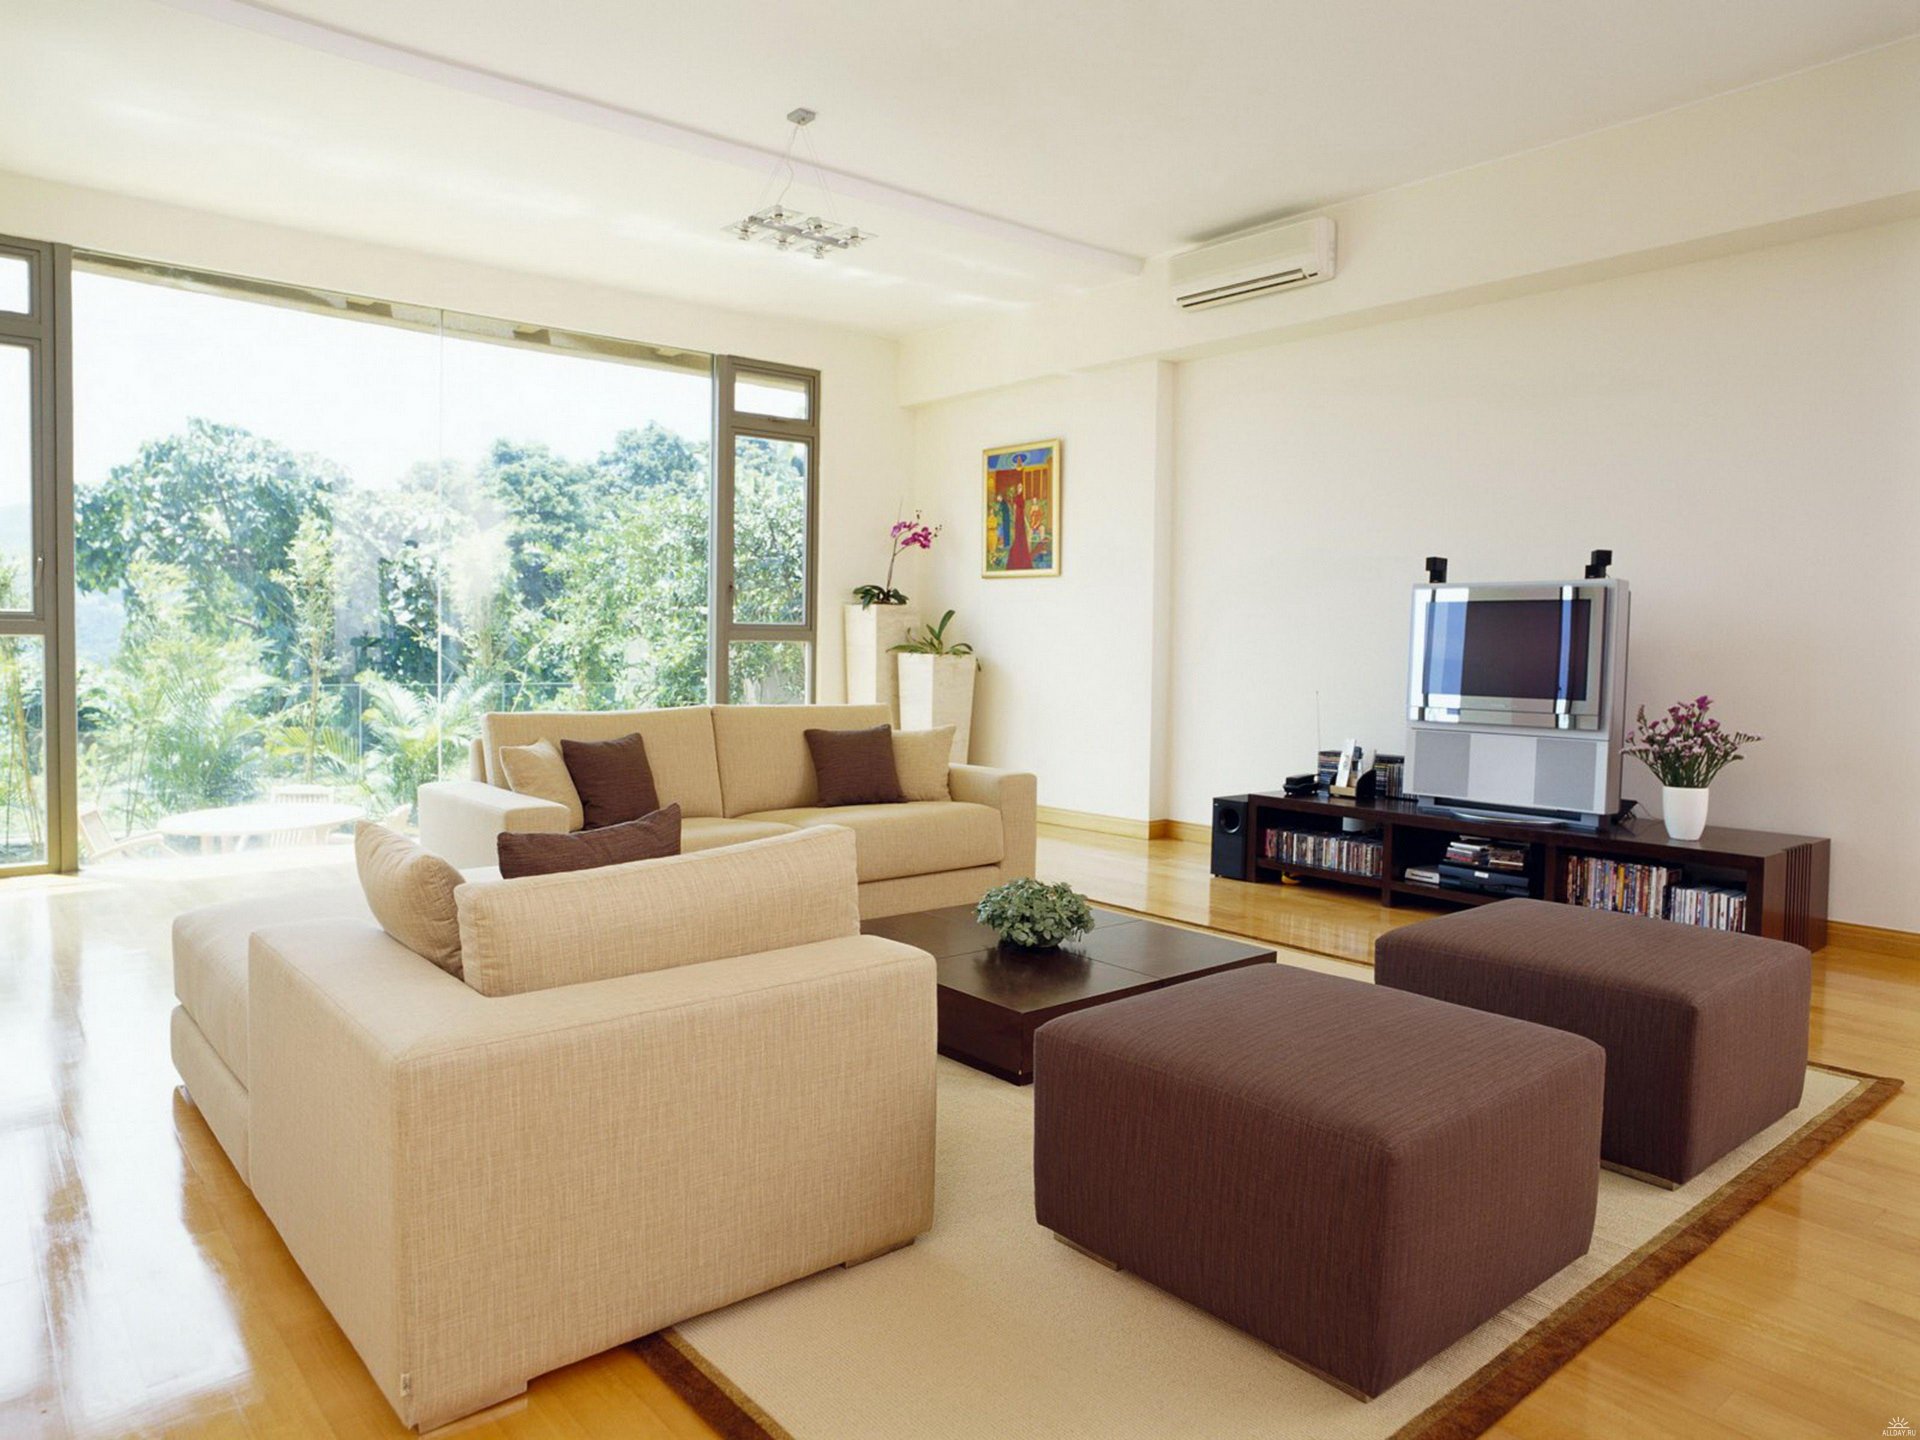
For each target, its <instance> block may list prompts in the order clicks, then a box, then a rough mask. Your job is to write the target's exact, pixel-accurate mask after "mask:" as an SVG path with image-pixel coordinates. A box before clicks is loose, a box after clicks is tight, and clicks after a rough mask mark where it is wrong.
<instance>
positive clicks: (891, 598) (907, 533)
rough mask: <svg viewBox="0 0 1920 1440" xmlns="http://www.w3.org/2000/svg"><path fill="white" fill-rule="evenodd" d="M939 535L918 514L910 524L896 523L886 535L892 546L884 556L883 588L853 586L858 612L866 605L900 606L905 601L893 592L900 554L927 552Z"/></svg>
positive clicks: (915, 512)
mask: <svg viewBox="0 0 1920 1440" xmlns="http://www.w3.org/2000/svg"><path fill="white" fill-rule="evenodd" d="M939 533H940V527H939V526H938V525H929V524H927V523H926V522H925V521H924V520H922V519H921V518H920V512H919V511H918V510H916V511H914V512H913V518H912V519H910V520H896V521H895V522H894V525H893V529H891V530H890V531H888V532H887V536H888V538H889V539H890V540H891V541H892V542H893V548H892V549H891V550H890V551H889V552H888V553H887V580H886V583H885V584H884V585H856V586H855V587H854V591H853V598H854V599H856V600H858V601H859V602H860V608H861V609H862V610H864V609H866V608H867V607H868V606H869V605H904V604H906V603H907V597H906V596H905V595H903V594H901V593H900V592H899V591H898V590H896V589H894V588H893V567H894V566H895V565H896V564H897V563H899V560H900V556H901V553H902V552H903V551H907V550H931V549H932V548H933V542H934V538H935V537H936V536H938V535H939Z"/></svg>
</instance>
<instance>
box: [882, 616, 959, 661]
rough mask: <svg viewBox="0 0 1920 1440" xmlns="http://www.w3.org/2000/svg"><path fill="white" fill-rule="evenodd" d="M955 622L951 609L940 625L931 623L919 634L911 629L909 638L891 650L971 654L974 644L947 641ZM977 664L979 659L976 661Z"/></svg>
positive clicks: (918, 653) (913, 652)
mask: <svg viewBox="0 0 1920 1440" xmlns="http://www.w3.org/2000/svg"><path fill="white" fill-rule="evenodd" d="M952 622H953V611H951V610H949V611H947V613H946V614H944V615H942V616H941V617H940V623H939V624H938V625H929V626H927V627H926V628H925V629H923V630H921V631H920V632H919V633H918V634H915V633H914V632H913V631H911V630H909V631H908V632H907V638H906V639H904V640H902V641H901V642H900V643H899V644H898V645H889V646H888V647H887V648H888V649H889V650H898V651H901V652H903V653H904V654H908V655H971V654H973V646H971V645H969V644H967V643H966V642H965V641H962V642H961V643H960V644H958V645H949V644H948V643H947V626H948V625H949V624H951V623H952ZM974 663H975V664H976V665H977V664H979V663H980V662H979V661H977V660H976V661H975V662H974Z"/></svg>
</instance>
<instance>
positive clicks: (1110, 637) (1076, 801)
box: [898, 361, 1171, 817]
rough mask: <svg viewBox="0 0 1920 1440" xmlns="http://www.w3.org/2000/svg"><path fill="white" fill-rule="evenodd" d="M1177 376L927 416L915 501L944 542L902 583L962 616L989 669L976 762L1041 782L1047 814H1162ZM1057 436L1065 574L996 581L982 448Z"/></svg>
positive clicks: (1153, 369)
mask: <svg viewBox="0 0 1920 1440" xmlns="http://www.w3.org/2000/svg"><path fill="white" fill-rule="evenodd" d="M1169 371H1170V367H1168V366H1167V365H1165V364H1163V363H1160V362H1157V361H1147V362H1145V363H1143V364H1138V365H1126V366H1120V367H1116V368H1114V369H1111V370H1103V371H1100V372H1097V373H1095V374H1090V375H1076V376H1069V377H1064V378H1061V379H1057V380H1046V381H1040V382H1038V383H1036V384H1033V385H1027V386H1022V387H1020V388H1018V389H1015V390H1008V391H1002V392H997V393H993V394H987V395H979V396H974V397H971V398H969V399H966V400H960V401H955V402H954V403H952V404H949V405H936V406H929V407H927V408H926V409H924V410H921V411H919V412H917V413H916V415H915V422H914V437H913V438H914V471H913V480H914V504H915V505H917V506H919V507H920V508H921V509H923V510H924V511H925V512H926V517H927V519H928V520H929V521H930V522H934V523H938V524H941V525H944V526H945V527H946V531H945V533H944V534H943V535H942V536H941V537H940V539H939V540H938V541H936V542H935V546H934V549H933V551H932V552H931V553H930V554H928V555H926V556H923V557H916V560H917V567H918V568H917V569H915V570H912V571H909V572H907V573H906V574H905V575H904V577H903V578H901V579H900V580H899V582H898V583H899V585H900V588H902V589H903V590H905V591H906V592H907V593H908V594H909V595H911V596H912V597H913V599H914V601H915V603H916V604H918V605H919V606H920V608H921V610H922V612H923V613H925V614H926V615H928V616H929V618H933V617H937V616H938V615H939V614H940V612H941V611H942V610H945V609H947V608H948V607H952V608H954V609H955V610H957V611H958V612H959V613H958V615H957V616H956V617H955V619H954V622H953V627H952V628H953V631H954V633H955V634H957V635H958V636H959V637H960V638H962V639H970V640H973V641H974V642H975V643H976V644H977V645H978V646H979V650H980V656H981V659H982V662H983V667H984V668H983V669H982V671H981V674H980V678H979V682H978V685H977V688H976V691H975V715H974V723H973V751H972V758H973V759H974V760H975V761H976V762H977V763H982V764H1008V765H1017V766H1019V767H1021V768H1030V769H1033V770H1035V771H1037V772H1038V774H1039V777H1040V803H1041V804H1042V805H1049V806H1055V807H1060V808H1064V809H1069V810H1085V811H1092V812H1094V813H1097V814H1101V815H1122V816H1133V817H1144V816H1146V814H1147V813H1148V811H1149V810H1150V809H1151V808H1152V804H1153V794H1152V787H1153V782H1154V776H1153V767H1152V763H1151V759H1150V757H1151V756H1152V755H1153V754H1154V753H1155V752H1156V750H1158V749H1159V748H1161V747H1159V746H1158V745H1157V744H1156V739H1155V723H1156V687H1155V681H1154V675H1155V664H1156V653H1157V652H1156V645H1155V636H1156V634H1159V635H1161V636H1162V637H1163V638H1164V636H1165V633H1166V630H1167V593H1166V569H1165V563H1164V561H1165V557H1166V553H1167V541H1168V538H1169V537H1168V535H1167V532H1166V531H1165V530H1164V529H1163V528H1162V527H1160V526H1158V525H1156V516H1157V515H1163V514H1164V511H1165V509H1166V504H1167V495H1168V484H1167V482H1168V465H1169V462H1170V460H1171V454H1170V450H1169V449H1168V448H1167V447H1166V446H1165V445H1164V444H1163V443H1162V438H1161V433H1160V431H1159V430H1158V428H1157V426H1156V417H1157V416H1160V415H1161V414H1163V413H1164V412H1165V410H1166V408H1167V406H1168V405H1169V404H1170V402H1171V377H1170V374H1169ZM1055 437H1058V438H1059V439H1061V440H1062V441H1063V442H1064V455H1065V470H1064V472H1063V476H1064V479H1063V488H1062V491H1061V502H1060V503H1061V509H1062V512H1063V514H1064V516H1065V521H1064V524H1063V526H1062V530H1061V545H1060V574H1059V575H1058V576H1057V577H1044V578H1034V579H995V580H988V579H985V578H983V577H982V576H981V574H980V566H981V560H982V550H983V547H984V542H985V529H984V527H985V505H984V499H983V481H982V477H981V451H983V450H985V449H986V448H988V447H989V446H998V445H1008V444H1017V443H1019V442H1021V441H1025V440H1046V439H1053V438H1055ZM1158 653H1160V655H1161V664H1162V666H1163V667H1164V651H1163V650H1161V651H1160V652H1158ZM1160 713H1161V714H1164V712H1163V711H1162V712H1160Z"/></svg>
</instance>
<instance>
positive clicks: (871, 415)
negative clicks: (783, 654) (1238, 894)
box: [0, 172, 909, 700]
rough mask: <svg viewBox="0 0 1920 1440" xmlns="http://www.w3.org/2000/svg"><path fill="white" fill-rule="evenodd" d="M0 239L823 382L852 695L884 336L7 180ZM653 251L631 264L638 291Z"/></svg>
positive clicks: (884, 369) (824, 555)
mask: <svg viewBox="0 0 1920 1440" xmlns="http://www.w3.org/2000/svg"><path fill="white" fill-rule="evenodd" d="M0 234H7V235H16V236H23V237H26V238H28V239H34V240H52V241H57V242H64V243H66V244H70V245H74V246H76V247H80V248H84V249H90V250H101V251H106V252H108V253H112V254H120V255H131V256H136V257H138V258H140V259H146V260H159V261H166V262H170V263H173V264H179V265H189V266H197V267H200V268H203V269H209V270H216V271H222V272H225V273H228V274H234V275H246V276H254V277H259V278H264V279H270V280H283V281H288V282H292V283H297V284H301V285H309V286H317V287H321V288H324V289H330V290H342V291H346V292H348V293H351V294H360V295H369V296H373V297H376V298H379V299H383V300H404V301H409V302H412V303H415V304H420V305H433V306H439V307H442V308H445V309H449V310H463V311H467V312H469V313H471V314H478V315H490V316H498V317H500V318H503V319H509V320H521V321H530V322H535V323H539V324H546V325H555V326H561V327H564V328H567V329H574V330H584V331H588V332H592V333H596V334H603V335H613V336H619V337H622V338H626V339H633V340H642V341H647V342H650V343H653V344H660V345H675V346H685V347H686V348H688V349H693V350H706V351H713V352H717V353H729V354H736V355H746V356H750V357H752V358H754V359H758V360H776V361H782V362H785V363H787V364H792V365H804V366H809V367H813V368H816V369H818V370H819V371H820V372H821V422H822V433H821V437H820V450H821V469H820V475H821V515H820V526H819V536H820V541H819V544H820V555H819V562H820V591H819V598H820V609H821V617H820V626H819V637H820V653H819V656H818V660H817V676H818V689H819V694H820V698H821V699H823V700H837V699H838V698H839V697H840V695H841V693H842V689H843V681H842V675H843V669H842V653H841V651H842V646H841V631H840V615H839V601H840V598H841V597H842V596H843V595H845V593H846V592H847V591H848V590H850V589H852V588H853V586H855V585H858V584H860V583H861V582H862V581H863V580H864V579H866V578H867V575H868V573H869V572H870V571H871V570H872V569H873V563H874V557H875V555H876V553H877V554H879V555H880V556H881V557H882V558H884V555H885V534H886V527H887V525H888V524H890V523H891V522H892V520H893V517H894V515H895V513H896V511H897V510H898V508H899V506H900V504H901V501H902V498H903V496H904V495H905V493H906V489H907V480H906V468H907V455H908V448H909V425H908V418H907V413H906V411H904V410H903V409H902V408H901V407H900V405H899V404H898V402H897V401H896V399H895V363H896V359H897V347H896V345H895V343H894V342H893V341H891V340H889V339H885V338H882V337H878V336H874V335H869V334H865V333H862V332H859V331H855V330H845V329H839V328H836V327H833V326H826V325H815V324H809V323H807V322H805V321H797V320H783V319H779V318H777V317H770V316H763V315H756V314H748V313H746V312H743V311H735V310H723V309H718V308H715V307H711V306H702V305H690V304H687V303H684V302H682V301H677V300H672V299H668V298H665V297H662V296H658V295H648V294H645V293H642V292H640V291H637V290H616V289H609V288H607V287H604V286H596V285H588V284H583V283H580V282H578V281H572V280H562V279H557V278H554V277H552V276H546V275H538V274H534V273H531V272H522V271H509V270H499V269H494V268H491V267H489V266H484V265H476V264H473V263H471V262H468V261H463V260H456V259H451V258H448V257H446V256H442V255H431V254H426V253H423V252H418V251H411V250H399V249H393V248H390V247H386V246H380V245H370V244H366V243H363V242H360V241H355V240H346V239H341V238H338V237H334V236H327V235H318V234H313V233H309V232H306V231H301V230H290V229H284V228H281V227H278V226H272V225H261V224H256V223H254V222H252V221H246V220H236V219H232V218H230V217H227V216H220V215H212V214H208V213H206V212H203V211H195V210H187V209H182V208H180V207H177V206H171V205H162V204H157V203H154V202H152V201H146V200H138V199H134V198H132V197H130V196H124V195H114V194H108V193H106V192H104V191H98V190H87V189H83V188H80V187H77V186H70V185H60V184H56V183H54V182H51V181H46V180H38V179H33V178H30V177H28V176H24V175H14V174H8V173H5V172H0ZM645 275H646V254H645V250H644V247H643V246H642V245H640V244H638V243H636V246H635V253H634V276H635V279H636V281H639V280H642V279H644V277H645Z"/></svg>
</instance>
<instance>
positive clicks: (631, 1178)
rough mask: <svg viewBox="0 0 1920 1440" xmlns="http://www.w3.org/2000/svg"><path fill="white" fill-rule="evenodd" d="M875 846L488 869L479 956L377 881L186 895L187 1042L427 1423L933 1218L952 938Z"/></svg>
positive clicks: (824, 845)
mask: <svg viewBox="0 0 1920 1440" xmlns="http://www.w3.org/2000/svg"><path fill="white" fill-rule="evenodd" d="M680 723H686V721H685V720H684V719H683V720H682V721H681V722H680ZM681 793H682V794H685V793H688V792H687V791H685V790H684V789H683V790H682V791H681ZM761 793H765V794H771V793H772V791H771V787H770V786H769V787H768V788H767V789H766V790H764V791H763V792H761ZM716 818H717V817H716ZM854 851H855V845H854V841H853V839H852V837H851V835H849V833H848V832H847V831H844V830H838V829H831V828H822V827H809V828H807V829H804V830H801V831H798V832H783V833H782V834H781V835H780V836H778V837H777V838H773V839H768V840H762V841H758V842H754V843H750V844H745V845H740V846H735V847H725V848H718V849H714V850H711V851H707V852H702V853H697V854H692V855H684V856H681V857H678V858H675V859H668V860H656V861H643V862H638V863H636V864H632V865H619V866H610V867H607V868H605V869H602V870H595V871H585V872H576V873H574V874H567V875H552V876H541V877H535V878H529V879H523V880H500V879H498V878H494V879H483V878H475V879H472V880H470V881H469V882H468V883H465V884H463V885H461V886H460V887H459V888H458V889H456V890H455V891H454V892H453V895H454V898H455V900H456V902H457V905H458V910H459V929H460V936H461V946H462V952H463V954H462V964H463V967H464V970H463V973H464V975H465V978H462V977H461V976H456V975H455V974H452V973H449V971H447V970H445V969H442V968H440V967H439V966H437V965H435V964H434V963H433V962H431V961H429V960H427V959H425V958H423V957H422V956H421V955H418V954H415V953H414V952H413V951H411V950H409V949H407V948H406V947H404V946H402V945H401V944H400V943H399V942H397V941H396V940H394V939H393V938H392V937H391V936H390V935H389V934H387V933H386V932H385V931H384V930H382V929H381V927H380V925H379V924H378V923H377V922H376V921H375V920H374V918H373V916H372V915H371V913H370V912H369V910H368V907H367V905H366V903H365V901H364V899H363V898H362V895H361V892H360V890H359V888H358V887H357V886H352V885H343V886H336V887H333V888H330V889H322V890H313V891H308V892H305V893H295V894H291V895H286V896H278V897H273V898H270V899H265V900H248V901H239V902H232V903H229V904H224V905H215V906H210V907H208V908H205V909H202V910H197V911H193V912H190V913H188V914H185V915H182V916H181V917H179V919H178V920H177V921H176V922H175V926H174V957H175V987H176V991H177V993H178V995H179V999H180V1005H179V1007H178V1008H177V1009H176V1010H175V1011H174V1012H173V1055H174V1063H175V1065H176V1066H177V1067H178V1069H179V1072H180V1075H181V1077H182V1078H183V1079H184V1080H185V1081H186V1083H187V1087H188V1091H189V1093H190V1095H191V1097H192V1099H193V1101H194V1102H195V1103H196V1104H197V1105H198V1106H199V1108H200V1110H201V1112H202V1113H203V1115H204V1116H205V1117H206V1119H207V1121H208V1123H209V1125H210V1127H211V1128H212V1130H213V1132H214V1134H215V1135H216V1136H217V1137H218V1139H219V1140H220V1142H221V1144H222V1146H224V1147H225V1149H226V1151H227V1153H228V1154H229V1155H230V1156H231V1157H232V1159H233V1161H234V1164H235V1166H236V1167H237V1168H238V1170H239V1172H240V1174H241V1176H242V1177H243V1178H245V1179H246V1180H247V1182H248V1183H249V1184H250V1185H251V1186H252V1188H253V1190H254V1193H255V1195H256V1196H257V1197H258V1199H259V1201H260V1204H261V1206H262V1207H263V1208H264V1209H265V1211H266V1213H267V1215H268V1216H269V1217H270V1218H271V1219H272V1221H273V1223H274V1225H275V1227H276V1228H277V1229H278V1230H279V1232H280V1235H281V1237H282V1238H283V1239H284V1240H285V1242H286V1245H287V1248H288V1250H289V1251H290V1252H291V1253H292V1255H293V1257H294V1259H295V1260H296V1261H297V1262H298V1263H299V1265H300V1268H301V1270H302V1271H303V1272H304V1273H305V1274H306V1276H307V1278H308V1280H309V1281H310V1282H311V1283H312V1285H313V1287H314V1289H315V1291H316V1292H317V1293H318V1294H319V1296H320V1298H321V1300H322V1301H323V1302H325V1304H326V1306H327V1308H328V1310H329V1311H330V1312H331V1313H332V1314H333V1316H334V1318H335V1320H336V1321H338V1322H339V1325H340V1327H341V1329H342V1330H343V1331H344V1332H345V1333H346V1335H347V1338H348V1339H349V1340H350V1341H351V1342H352V1344H353V1346H354V1348H355V1350H356V1351H357V1352H358V1353H359V1355H360V1357H361V1359H362V1360H364V1361H365V1362H366V1365H367V1368H368V1370H369V1371H370V1372H371V1374H372V1376H373V1379H374V1382H375V1383H376V1384H377V1385H378V1386H379V1387H380V1389H381V1391H382V1393H384V1394H385V1395H386V1397H387V1399H388V1400H389V1401H390V1402H391V1403H392V1405H393V1408H394V1410H395V1411H396V1413H397V1414H398V1415H399V1416H400V1418H401V1420H402V1421H404V1422H405V1423H407V1424H409V1425H414V1426H417V1427H419V1428H422V1429H426V1428H430V1427H432V1426H436V1425H440V1424H443V1423H445V1422H448V1421H451V1420H454V1419H457V1418H459V1417H461V1416H463V1415H467V1414H470V1413H472V1412H474V1411H476V1410H479V1409H481V1408H483V1407H485V1406H487V1405H490V1404H493V1403H495V1402H497V1401H500V1400H502V1399H505V1398H507V1397H509V1396H511V1395H515V1394H518V1393H519V1392H520V1391H522V1390H524V1389H525V1388H526V1384H527V1382H528V1380H529V1379H531V1378H532V1377H534V1376H536V1375H539V1374H541V1373H543V1372H545V1371H548V1370H551V1369H554V1368H555V1367H557V1366H560V1365H565V1364H568V1363H570V1362H572V1361H574V1360H578V1359H581V1358H583V1357H585V1356H588V1355H592V1354H595V1353H598V1352H599V1351H602V1350H605V1349H607V1348H609V1347H611V1346H614V1345H618V1344H620V1343H622V1342H624V1341H627V1340H631V1339H634V1338H636V1337H638V1336H641V1335H645V1334H648V1333H650V1332H652V1331H654V1330H657V1329H659V1328H661V1327H663V1326H666V1325H671V1324H673V1323H675V1322H676V1321H679V1320H682V1319H685V1318H687V1317H689V1316H691V1315H695V1314H699V1313H702V1312H704V1311H707V1310H711V1309H714V1308H716V1307H719V1306H722V1305H726V1304H729V1303H731V1302H733V1301H735V1300H738V1299H742V1298H744V1297H746V1296H749V1295H753V1294H757V1293H759V1292H760V1291H763V1290H766V1289H769V1288H771V1287H773V1286H776V1285H780V1284H784V1283H786V1282H787V1281H789V1280H794V1279H798V1278H799V1277H801V1276H804V1275H808V1274H811V1273H813V1272H814V1271H817V1270H821V1269H825V1268H827V1267H830V1266H834V1265H839V1264H847V1263H856V1262H858V1261H860V1260H863V1259H867V1258H870V1257H872V1256H873V1255H875V1254H878V1253H882V1252H884V1251H886V1250H889V1249H892V1248H894V1247H896V1246H898V1245H901V1244H904V1243H906V1242H908V1241H911V1240H912V1239H913V1238H914V1236H916V1235H917V1234H919V1233H920V1232H921V1231H923V1230H925V1229H926V1228H927V1226H928V1225H929V1224H930V1223H931V1221H932V1213H933V1141H934V1046H935V1014H934V993H935V983H934V962H933V960H932V958H931V957H930V956H928V955H927V954H925V953H924V952H922V951H919V950H915V949H911V948H909V947H907V946H904V945H899V944H896V943H893V942H891V941H887V940H882V939H879V938H877V937H872V936H863V935H861V934H860V933H859V906H860V892H859V889H858V881H857V873H858V872H857V870H856V863H855V854H854ZM744 895H751V897H752V899H753V901H754V903H753V904H751V905H745V904H742V903H741V900H742V897H743V896H744ZM595 977H602V978H595ZM483 989H484V990H485V991H486V992H487V993H483Z"/></svg>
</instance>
